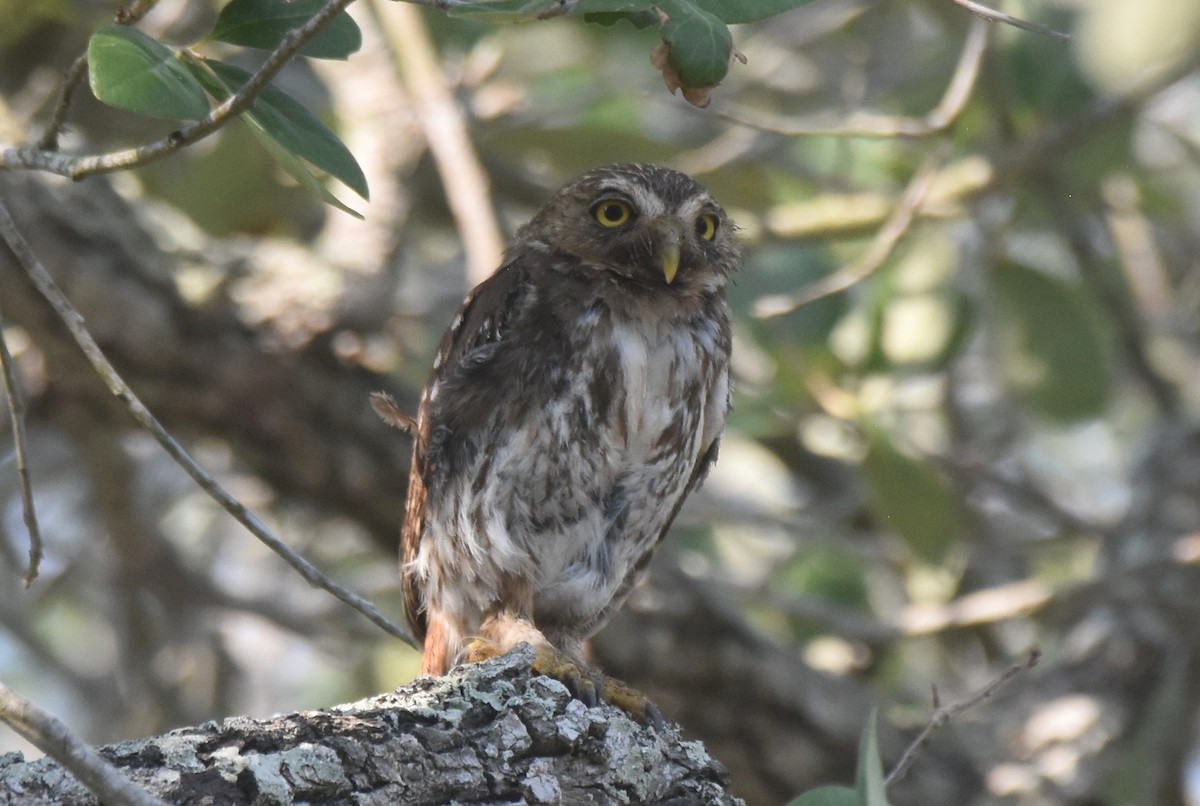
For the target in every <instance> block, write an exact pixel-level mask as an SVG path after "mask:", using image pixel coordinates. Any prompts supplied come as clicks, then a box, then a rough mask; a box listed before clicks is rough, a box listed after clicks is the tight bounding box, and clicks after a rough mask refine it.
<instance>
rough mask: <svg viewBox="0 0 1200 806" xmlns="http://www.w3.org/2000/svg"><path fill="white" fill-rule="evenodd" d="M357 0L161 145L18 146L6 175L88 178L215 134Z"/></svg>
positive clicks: (329, 9)
mask: <svg viewBox="0 0 1200 806" xmlns="http://www.w3.org/2000/svg"><path fill="white" fill-rule="evenodd" d="M353 2H354V0H330V2H329V3H327V4H326V5H325V6H323V7H322V8H321V10H320V11H318V12H317V13H316V14H315V15H313V17H312V19H310V20H309V21H308V22H306V23H304V25H301V26H300V27H299V28H296V29H295V30H293V31H291V32H290V33H289V34H288V35H287V36H285V37H284V38H283V42H281V43H280V44H279V47H277V48H275V50H273V51H272V52H271V55H270V56H268V57H267V60H266V61H265V62H263V65H262V67H260V68H259V69H258V70H257V71H255V73H254V74H253V75H252V76H251V77H250V80H249V81H247V82H246V83H245V84H244V85H243V86H242V88H241V89H239V90H238V91H237V92H235V93H234V94H233V95H231V96H229V98H227V99H226V100H225V101H223V102H222V103H220V104H218V105H217V106H215V107H213V109H212V110H211V111H210V112H209V113H208V115H206V116H205V117H204V118H202V119H201V120H198V121H196V122H194V123H189V124H187V125H186V126H184V127H183V128H181V129H178V130H177V131H174V132H172V133H171V134H168V135H167V136H166V137H164V138H162V139H161V140H156V141H154V142H153V143H147V144H145V145H142V146H138V147H137V148H130V149H126V150H124V151H113V152H111V153H108V154H98V155H92V156H86V157H72V156H68V155H65V154H61V153H59V152H58V151H55V150H53V149H47V148H43V147H42V145H41V144H40V143H39V144H38V145H36V146H17V147H13V148H6V149H4V150H3V151H0V170H3V169H5V168H8V169H33V170H42V171H48V172H50V173H54V174H58V175H60V176H66V177H69V178H71V179H83V178H84V177H87V176H94V175H96V174H103V173H112V172H113V171H121V170H125V169H128V168H134V167H136V166H139V165H145V164H146V163H148V162H152V161H154V160H157V159H162V158H163V157H165V156H167V155H169V154H172V153H174V152H176V151H178V150H179V149H181V148H183V147H185V146H188V145H191V144H192V143H195V142H196V141H197V140H200V139H202V138H204V137H207V136H208V135H210V134H212V133H213V132H215V131H216V130H217V129H219V128H221V127H222V126H224V125H225V124H226V123H228V122H229V121H230V120H232V119H233V118H235V117H237V116H238V115H240V114H241V113H242V112H244V111H246V110H247V109H249V108H250V106H251V105H252V104H253V103H254V101H255V100H256V99H257V98H258V95H259V93H261V92H262V91H263V90H264V89H265V88H266V86H267V85H268V84H269V83H271V80H272V79H273V78H275V75H276V74H277V73H278V72H279V71H280V70H282V69H283V66H284V65H285V64H287V62H288V61H289V60H291V58H292V57H293V56H295V55H296V54H297V53H299V52H300V49H301V48H303V47H304V46H305V45H306V44H308V42H309V40H311V39H312V38H313V37H314V36H316V35H317V33H319V32H320V30H321V29H322V28H324V27H325V26H326V25H327V24H328V23H329V22H330V21H331V20H332V19H333V18H334V16H335V15H337V14H338V13H339V12H341V11H344V10H345V9H346V7H348V6H349V5H350V4H351V3H353Z"/></svg>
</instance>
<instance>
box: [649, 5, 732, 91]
mask: <svg viewBox="0 0 1200 806" xmlns="http://www.w3.org/2000/svg"><path fill="white" fill-rule="evenodd" d="M661 8H662V9H663V10H664V11H666V13H667V14H668V16H669V17H670V19H668V20H667V21H666V22H664V23H663V26H662V40H663V41H664V42H666V43H667V46H668V47H669V48H670V53H669V55H668V57H667V58H668V62H669V64H670V65H671V68H672V69H673V70H674V71H675V73H676V74H677V75H678V76H679V80H680V82H681V83H682V85H683V86H684V87H711V86H713V85H715V84H719V83H721V79H723V78H725V74H726V73H727V72H729V56H730V54H731V53H733V35H732V34H731V33H729V28H728V26H726V25H725V23H724V22H722V21H721V19H720V18H719V17H716V16H713V15H712V14H709V13H708V12H707V11H704V10H703V9H701V8H698V7H697V6H695V5H693V4H692V3H690V2H687V0H672V2H667V3H663V4H661Z"/></svg>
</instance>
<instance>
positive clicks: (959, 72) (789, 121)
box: [716, 17, 989, 137]
mask: <svg viewBox="0 0 1200 806" xmlns="http://www.w3.org/2000/svg"><path fill="white" fill-rule="evenodd" d="M988 27H989V25H988V23H987V22H985V21H984V20H983V19H982V18H979V17H976V18H975V19H974V20H972V21H971V28H970V30H969V31H968V32H967V38H966V41H965V42H964V43H963V49H962V53H961V54H960V55H959V57H958V65H957V66H956V67H955V68H954V75H953V76H952V77H951V78H950V83H949V84H948V85H947V86H946V92H945V93H944V94H943V95H942V99H941V100H940V101H938V104H937V106H935V107H934V108H933V109H931V110H930V111H929V112H928V113H927V114H925V115H924V116H923V117H919V118H914V117H900V116H896V115H879V114H875V113H873V112H858V113H855V114H853V115H850V116H849V117H848V118H846V120H845V121H843V122H842V123H835V124H832V125H830V124H823V123H820V122H818V121H816V120H813V119H812V118H807V119H804V118H782V117H773V116H769V115H766V114H765V113H762V112H751V111H749V110H741V111H718V112H717V113H716V114H717V115H719V116H720V117H723V118H725V119H726V120H728V121H731V122H733V123H737V124H740V125H742V126H748V127H750V128H753V129H757V130H759V131H765V132H770V133H772V134H783V135H787V136H789V137H794V136H799V135H827V136H833V137H927V136H929V135H931V134H937V133H938V132H942V131H945V130H946V129H948V128H949V127H950V125H951V124H953V123H954V121H955V120H957V119H958V116H959V114H961V113H962V110H963V107H964V106H966V104H967V100H968V99H969V98H970V97H971V90H972V89H974V87H975V80H976V79H977V78H978V77H979V67H980V65H981V64H982V63H983V54H984V53H985V52H986V51H987V35H988Z"/></svg>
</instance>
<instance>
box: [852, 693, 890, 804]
mask: <svg viewBox="0 0 1200 806" xmlns="http://www.w3.org/2000/svg"><path fill="white" fill-rule="evenodd" d="M877 720H878V710H877V709H875V708H872V709H871V715H870V716H869V717H867V724H866V725H865V726H864V727H863V732H862V736H861V737H859V740H858V771H857V774H856V775H855V781H854V788H855V790H856V791H857V793H858V798H859V801H860V802H861V803H862V804H863V806H889V804H888V799H887V785H886V784H885V783H884V779H883V762H882V761H880V760H879V739H878V737H877V736H876V731H875V724H876V722H877Z"/></svg>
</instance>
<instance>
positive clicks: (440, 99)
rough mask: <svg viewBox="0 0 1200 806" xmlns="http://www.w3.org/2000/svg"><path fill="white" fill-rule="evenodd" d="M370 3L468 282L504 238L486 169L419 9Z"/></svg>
mask: <svg viewBox="0 0 1200 806" xmlns="http://www.w3.org/2000/svg"><path fill="white" fill-rule="evenodd" d="M382 6H383V3H382V2H381V0H373V2H371V3H370V4H369V6H368V7H369V8H370V10H371V13H372V14H373V15H374V16H375V19H376V21H377V22H378V23H379V28H380V30H381V31H382V32H383V35H384V41H385V43H386V46H387V50H388V54H389V56H390V57H391V59H392V62H393V63H394V64H395V65H396V68H397V70H398V72H399V73H400V76H401V78H402V79H403V81H404V85H405V87H406V88H407V89H408V92H409V94H410V95H411V96H412V99H413V103H414V105H415V106H416V112H417V119H418V120H419V121H420V122H421V127H422V129H423V130H424V132H425V142H426V144H427V145H428V147H429V151H430V153H431V154H432V155H433V160H434V162H435V163H436V164H437V169H438V174H439V175H440V176H441V178H442V187H444V188H445V190H446V201H447V202H448V203H449V205H450V212H451V214H452V215H453V216H454V223H455V225H456V226H457V227H458V231H459V234H460V235H461V236H462V243H463V249H464V250H465V252H466V256H467V273H468V279H469V280H470V283H471V285H475V284H477V283H481V282H483V281H484V280H485V279H487V277H488V275H490V274H491V273H492V272H493V271H494V270H495V269H496V267H497V266H498V265H500V259H501V255H502V254H503V252H504V239H503V238H502V237H501V234H500V225H499V223H498V222H497V221H496V212H495V209H494V208H493V206H492V200H491V195H490V193H489V191H488V180H487V173H486V172H485V171H484V170H483V165H482V164H481V163H480V161H479V156H478V155H477V154H476V153H475V147H474V146H473V145H472V144H471V138H470V136H469V135H468V134H467V123H466V121H465V120H464V119H463V114H462V110H461V109H459V106H458V103H457V102H456V101H455V99H454V96H453V94H452V93H451V92H450V88H449V87H448V86H447V84H446V77H445V75H443V73H442V69H441V66H440V65H439V64H438V60H437V54H436V53H435V51H434V48H433V43H432V42H431V41H430V38H429V31H428V29H427V28H426V26H425V21H424V20H423V19H422V18H421V15H420V12H418V11H417V9H415V8H412V7H411V6H406V5H399V6H396V7H395V8H391V9H384V8H382Z"/></svg>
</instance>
